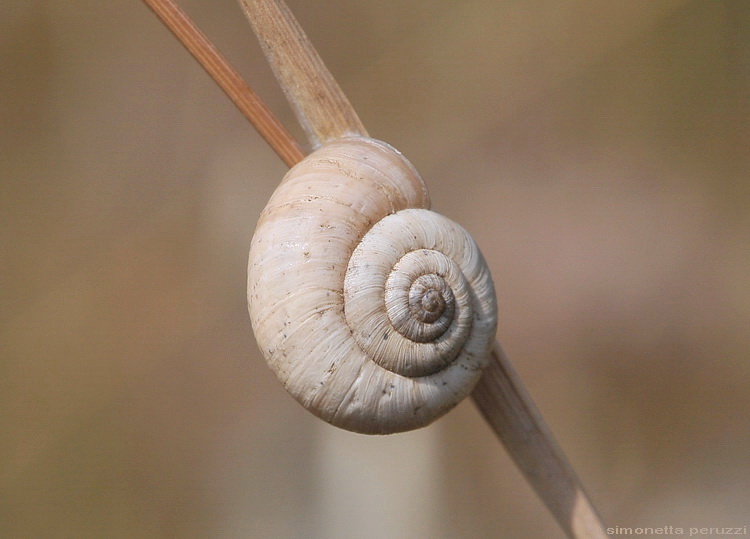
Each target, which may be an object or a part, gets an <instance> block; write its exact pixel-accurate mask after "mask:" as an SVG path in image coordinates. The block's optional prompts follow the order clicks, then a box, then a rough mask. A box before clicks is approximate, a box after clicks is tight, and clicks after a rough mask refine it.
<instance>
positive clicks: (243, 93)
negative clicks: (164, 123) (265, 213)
mask: <svg viewBox="0 0 750 539" xmlns="http://www.w3.org/2000/svg"><path fill="white" fill-rule="evenodd" d="M143 2H144V3H145V4H146V5H148V6H149V7H150V8H151V9H152V10H153V11H154V13H156V15H157V17H159V19H161V21H162V22H163V23H164V24H165V25H166V26H167V28H169V29H170V30H171V31H172V33H173V34H174V35H175V36H176V37H177V39H178V40H179V41H180V43H182V44H183V45H184V46H185V48H186V49H187V50H188V51H189V52H190V54H192V55H193V57H195V59H196V60H197V61H198V63H199V64H200V65H201V66H203V68H204V69H205V70H206V71H207V72H208V74H209V75H210V76H211V78H212V79H214V80H215V81H216V83H217V84H218V85H219V86H220V87H221V89H222V90H224V92H225V93H226V94H227V96H229V99H231V100H232V102H233V103H234V104H235V106H236V107H237V108H238V109H239V110H240V112H242V114H243V115H244V116H245V117H246V118H247V119H248V120H250V123H251V124H252V125H253V127H255V129H256V130H257V131H258V133H260V135H261V136H262V137H263V138H264V139H265V140H266V142H268V144H269V145H270V146H271V148H273V150H274V151H275V152H276V153H277V154H278V155H279V157H280V158H281V160H282V161H284V163H286V165H287V166H289V167H292V166H294V165H295V164H296V163H298V162H299V161H301V160H302V158H303V157H304V156H305V152H304V151H303V150H302V148H301V147H300V145H299V144H298V143H297V142H296V141H295V140H294V137H292V135H290V134H289V132H288V131H287V130H286V129H285V128H284V126H283V125H281V123H280V122H279V121H278V120H277V119H276V117H275V116H274V115H273V113H272V112H271V111H270V110H269V109H268V107H267V106H266V105H265V104H264V103H263V102H262V101H261V99H260V98H259V97H258V95H257V94H256V93H255V92H254V91H253V89H252V88H250V86H249V85H248V84H247V83H246V82H245V81H244V80H243V79H242V77H241V76H240V74H239V73H237V70H235V69H234V68H233V67H232V66H231V65H230V64H229V62H228V61H227V59H226V58H225V57H224V56H223V55H222V54H221V53H220V52H219V51H218V50H217V49H216V47H214V45H213V44H212V43H211V42H210V41H209V40H208V38H207V37H206V36H205V35H204V34H203V33H202V32H201V31H200V30H199V29H198V27H197V26H195V24H194V23H193V22H192V21H191V20H190V18H189V17H188V16H187V14H185V12H184V11H182V10H181V9H180V8H179V7H178V6H177V5H176V4H175V3H174V2H173V1H172V0H143Z"/></svg>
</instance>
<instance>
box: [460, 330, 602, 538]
mask: <svg viewBox="0 0 750 539" xmlns="http://www.w3.org/2000/svg"><path fill="white" fill-rule="evenodd" d="M492 356H493V358H492V363H491V364H490V366H489V367H488V368H487V370H486V371H485V372H484V374H483V375H482V378H481V379H480V380H479V383H478V384H477V386H476V388H475V389H474V392H473V393H472V399H473V400H474V404H476V405H477V407H478V408H479V410H480V411H481V412H482V415H484V418H485V419H486V420H487V422H488V423H489V424H490V426H491V427H492V429H493V430H494V431H495V434H497V436H498V438H500V441H501V442H502V443H503V445H504V446H505V448H506V449H507V451H508V453H509V454H510V456H511V458H513V460H514V461H515V463H516V465H517V466H518V467H519V468H520V469H521V472H522V473H523V475H524V476H525V477H526V480H527V481H528V482H529V483H531V486H532V487H533V488H534V490H535V491H536V493H537V494H538V495H539V497H540V498H541V499H542V501H543V502H544V504H545V505H546V506H547V508H548V509H549V510H550V512H551V513H552V514H553V515H554V517H555V519H556V520H557V522H558V524H559V525H560V527H562V529H563V530H564V531H565V533H566V534H567V535H568V536H569V537H575V538H590V539H600V538H604V537H608V536H607V533H606V531H605V529H604V525H603V524H602V521H601V519H600V518H599V515H597V513H596V509H595V508H594V506H593V504H592V503H591V501H590V500H589V497H588V496H587V495H586V492H585V491H584V489H583V485H581V482H580V480H579V479H578V477H577V476H576V473H575V471H574V470H573V467H572V466H571V465H570V463H569V462H568V460H567V459H566V458H565V455H564V454H563V452H562V450H561V449H560V447H559V446H558V445H557V442H556V441H555V438H554V436H553V435H552V432H551V431H550V430H549V428H548V427H547V425H546V424H545V422H544V419H543V418H542V415H541V414H540V413H539V410H538V409H537V407H536V405H535V404H534V401H533V400H532V399H531V396H530V395H529V393H528V391H526V388H525V387H524V384H523V382H522V381H521V378H520V377H519V376H518V373H516V370H515V369H514V368H513V365H512V364H511V363H510V360H509V359H508V357H507V356H506V355H505V352H503V350H502V348H501V347H500V344H499V343H496V344H495V348H494V349H493V351H492Z"/></svg>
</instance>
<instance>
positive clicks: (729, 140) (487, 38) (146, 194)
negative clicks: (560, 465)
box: [0, 0, 750, 538]
mask: <svg viewBox="0 0 750 539" xmlns="http://www.w3.org/2000/svg"><path fill="white" fill-rule="evenodd" d="M0 3H1V4H2V13H3V14H2V15H1V16H0V126H1V127H0V193H1V195H0V246H2V252H1V253H2V254H1V258H0V536H2V537H11V538H14V537H222V538H223V537H227V538H236V537H253V538H255V537H258V538H266V537H284V538H285V537H300V538H301V537H305V538H308V537H311V538H317V537H320V538H323V537H326V538H329V537H333V538H351V537H366V538H367V537H373V538H374V537H404V538H407V537H462V538H464V537H466V538H475V537H476V538H481V537H504V538H505V537H507V538H539V537H557V536H560V532H559V531H558V529H557V527H556V525H555V524H554V522H553V520H552V518H551V517H550V516H549V515H548V513H547V512H546V510H545V509H544V508H543V507H542V505H541V503H540V502H539V500H538V499H537V498H536V497H535V495H534V494H533V493H532V492H531V490H530V489H529V487H527V486H526V484H525V482H524V481H523V479H522V478H521V477H520V474H519V473H518V472H517V471H516V469H515V468H514V466H513V464H512V463H511V462H510V460H509V459H508V457H507V456H506V454H505V453H504V451H503V450H502V449H501V448H500V446H499V444H498V443H497V442H496V440H495V439H494V437H493V435H492V434H491V432H490V431H489V429H488V428H487V426H486V425H485V424H484V423H483V421H482V420H481V419H480V417H479V415H478V413H477V412H476V410H475V409H474V407H473V406H472V405H471V404H470V403H468V402H467V403H464V404H462V405H460V406H459V407H458V408H457V409H456V410H455V411H454V412H452V413H451V414H449V415H448V416H447V417H446V418H444V419H442V420H440V421H439V422H437V423H436V424H434V425H433V426H431V427H429V428H427V429H424V430H422V431H418V432H415V433H409V434H404V435H397V436H391V437H375V438H372V437H365V436H359V435H355V434H350V433H346V432H342V431H339V430H337V429H334V428H333V427H329V426H327V425H325V424H322V423H321V422H319V421H318V420H316V419H315V418H313V416H311V415H309V414H308V413H307V412H305V411H304V410H303V409H302V408H301V407H299V406H298V405H297V404H296V403H295V402H294V401H293V399H292V398H291V397H289V396H287V395H286V394H285V392H284V391H283V389H282V388H281V386H280V385H279V384H278V383H277V382H276V380H275V378H274V377H273V375H272V374H271V373H270V371H269V370H268V369H267V368H266V366H265V364H264V363H263V361H262V358H261V357H260V355H259V353H258V351H257V349H256V346H255V342H254V340H253V337H252V334H251V331H250V323H249V320H248V316H247V312H246V305H245V303H246V300H245V269H246V256H247V254H246V253H247V249H248V245H249V241H250V238H251V235H252V231H253V227H254V223H255V220H256V219H257V217H258V215H259V213H260V211H261V209H262V207H263V206H264V204H265V201H266V200H267V199H268V197H269V195H270V194H271V192H272V190H273V188H274V186H275V185H276V184H277V183H278V182H279V180H280V179H281V177H282V175H283V174H284V172H285V169H284V166H283V165H282V164H281V162H280V161H279V160H278V158H276V156H275V155H274V154H273V152H272V151H271V150H270V149H269V148H268V147H267V146H266V145H265V144H264V143H263V142H262V140H261V139H260V138H259V137H258V136H257V135H256V134H255V133H254V132H253V131H252V129H251V128H250V126H249V125H248V124H246V123H245V121H244V119H243V118H242V117H241V116H240V114H239V113H237V112H236V111H235V110H234V109H233V107H232V105H231V104H230V103H229V101H228V100H227V99H226V97H225V96H224V95H223V94H222V93H221V92H220V91H219V90H218V88H217V87H216V86H215V85H214V83H213V82H212V81H211V80H210V79H209V78H208V77H207V76H206V75H205V74H204V73H203V72H202V71H201V69H200V68H199V67H198V66H197V65H196V64H195V62H194V61H193V60H192V59H191V58H190V57H189V56H188V54H187V53H186V52H185V51H184V50H183V49H182V48H181V46H180V45H179V44H178V43H177V42H176V40H175V39H174V38H173V37H172V36H171V34H169V33H168V32H167V31H166V30H165V29H164V28H163V27H162V26H161V24H160V23H159V22H158V21H157V20H156V18H155V17H154V16H153V15H152V13H151V12H150V11H149V10H148V9H147V8H146V7H144V5H143V4H142V3H141V2H139V1H137V0H128V1H124V2H98V1H93V0H89V1H79V0H70V1H67V2H52V1H42V0H27V1H26V2H13V1H7V0H5V1H3V2H0ZM182 4H183V6H184V7H185V8H186V9H187V10H188V12H189V13H190V14H191V15H192V16H193V17H194V18H195V19H196V20H197V21H198V23H199V24H200V26H201V27H202V28H203V30H204V31H205V32H206V33H207V34H208V35H209V36H211V37H212V38H213V39H215V41H216V42H217V44H218V45H219V47H220V48H221V49H222V50H223V51H224V52H225V54H226V55H227V56H229V57H230V58H231V59H232V60H233V61H234V62H235V63H236V64H237V66H238V68H239V69H240V71H241V72H242V73H243V74H244V75H245V76H247V78H248V79H249V80H250V81H251V82H252V83H253V85H254V86H255V87H256V90H257V91H258V92H259V93H260V94H261V95H262V96H263V97H264V98H265V99H266V100H267V101H268V103H269V104H270V106H271V107H272V108H273V109H274V110H276V111H277V112H278V114H279V115H280V116H281V117H282V119H283V121H284V123H285V124H286V125H288V126H293V125H294V120H293V118H292V116H291V114H290V112H289V110H288V108H287V107H286V105H285V103H284V102H283V98H282V96H281V92H280V90H279V88H278V86H277V85H276V83H275V81H274V80H273V77H272V75H271V73H270V70H269V69H268V68H267V67H266V65H265V62H264V60H263V59H262V56H261V54H260V51H259V49H258V47H257V45H256V43H255V40H254V37H253V35H252V34H251V32H250V29H249V26H248V25H247V24H246V22H245V21H244V18H243V17H242V15H241V12H240V10H239V8H238V7H237V5H236V4H235V2H233V1H232V0H222V1H206V0H184V1H183V2H182ZM290 6H291V7H292V9H293V10H294V11H295V13H296V14H297V16H298V18H299V19H300V22H301V23H302V25H303V27H304V28H306V29H307V31H308V33H309V34H310V36H311V38H312V39H313V41H314V43H316V45H317V46H318V48H319V50H320V52H321V55H322V56H323V58H324V59H325V60H326V61H327V63H328V65H329V67H330V69H331V70H332V72H333V73H334V74H335V76H336V77H337V79H338V80H339V81H340V83H341V85H342V87H343V88H344V90H345V91H346V92H347V93H348V95H349V97H350V99H351V101H352V103H353V104H354V105H355V107H356V108H357V109H358V111H359V113H360V116H361V117H362V119H363V121H364V123H365V124H366V125H367V126H368V128H369V130H370V133H372V134H373V135H374V136H376V137H378V138H381V139H383V140H386V141H388V142H390V143H392V144H394V145H395V146H396V147H398V148H399V149H401V150H402V151H403V152H404V153H405V154H406V155H407V156H408V157H409V158H410V159H411V160H412V162H413V163H414V164H415V165H416V166H417V168H418V169H419V170H420V171H421V172H422V174H423V175H424V176H425V178H426V179H427V181H428V184H429V186H430V188H431V194H432V198H433V202H434V207H435V208H436V209H437V210H439V211H441V212H442V213H445V214H446V215H448V216H449V217H451V218H453V219H455V220H457V221H459V222H460V223H462V224H463V225H464V226H465V227H466V228H468V229H469V230H471V231H472V232H473V234H474V236H475V237H476V239H477V241H478V242H479V244H480V246H482V249H483V250H484V252H485V254H486V256H487V258H488V260H489V263H490V266H491V268H492V271H493V274H494V276H495V280H496V286H497V289H498V294H499V300H500V302H501V325H500V329H499V334H500V337H501V339H502V341H503V342H504V343H505V346H506V348H507V350H508V352H509V354H510V356H511V359H513V360H514V362H515V364H516V366H517V368H518V370H519V371H520V373H521V375H522V377H523V378H524V380H525V381H526V383H527V384H528V386H529V389H530V391H531V392H532V394H533V395H534V397H535V398H536V400H537V402H538V404H539V407H540V408H541V410H542V412H543V413H544V415H545V416H546V418H547V420H548V422H549V423H550V425H551V427H552V429H553V431H554V432H555V433H556V435H557V437H558V439H559V441H560V443H561V445H562V446H563V448H564V449H565V451H566V452H567V454H568V456H569V458H570V460H571V461H572V462H573V464H574V465H575V467H576V468H577V470H578V471H579V474H580V476H581V477H582V479H583V481H584V483H585V484H586V485H587V488H588V490H589V492H590V494H591V496H592V498H593V499H594V501H595V502H596V503H597V504H598V506H599V508H600V510H601V512H602V514H603V517H604V519H605V520H606V522H607V523H608V524H609V525H611V526H630V527H636V526H668V525H672V526H675V527H677V526H681V527H689V526H706V527H709V526H735V527H736V526H744V525H748V524H750V508H749V506H750V501H748V494H747V493H748V489H749V488H750V466H748V455H750V428H748V427H749V426H750V425H749V423H750V412H749V411H748V410H750V392H749V391H748V388H749V386H750V362H748V356H749V353H748V352H749V351H750V331H748V328H749V327H750V212H748V204H749V203H750V182H749V181H748V180H749V178H750V163H749V160H748V148H750V129H749V127H748V125H750V114H749V112H750V104H749V103H750V3H748V2H746V1H744V0H735V1H684V0H633V1H627V2H618V1H612V2H598V1H587V0H566V1H560V0H558V1H551V0H541V1H530V2H529V1H525V0H523V1H522V0H511V1H503V2H498V1H497V0H472V1H468V2H426V1H416V0H409V1H404V0H379V1H378V2H369V1H365V0H350V1H344V0H334V1H328V2H304V1H302V0H295V1H290ZM294 131H295V133H297V134H299V129H297V128H295V129H294Z"/></svg>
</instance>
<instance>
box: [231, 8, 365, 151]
mask: <svg viewBox="0 0 750 539" xmlns="http://www.w3.org/2000/svg"><path fill="white" fill-rule="evenodd" d="M240 5H241V6H242V9H243V11H244V12H245V15H246V16H247V18H248V20H249V21H250V24H251V25H252V27H253V30H254V31H255V35H256V36H258V40H259V41H260V44H261V47H262V48H263V52H264V54H265V55H266V58H267V59H268V62H269V63H270V64H271V67H272V68H273V71H274V73H275V74H276V78H277V79H278V81H279V84H281V88H282V89H283V90H284V93H285V94H286V97H287V99H288V100H289V103H290V104H291V105H292V108H293V109H294V112H295V114H296V115H297V120H298V121H299V122H300V124H301V125H302V127H303V128H304V130H305V133H306V134H307V137H308V139H309V141H310V143H311V144H312V146H313V148H315V147H318V146H320V145H321V144H323V143H324V142H326V141H328V140H332V139H336V138H341V137H343V136H346V135H362V136H367V130H366V129H365V126H364V125H362V122H361V121H360V119H359V116H357V113H356V112H355V110H354V107H352V105H351V104H350V103H349V100H348V99H347V98H346V95H344V92H343V91H342V90H341V88H340V87H339V85H338V83H337V82H336V80H335V79H334V78H333V75H331V73H330V71H328V68H326V66H325V64H324V63H323V60H321V58H320V56H319V55H318V53H317V51H316V50H315V47H313V45H312V43H310V40H309V39H308V38H307V36H306V35H305V32H304V31H303V30H302V28H301V27H300V25H299V23H298V22H297V20H296V19H295V18H294V15H292V13H291V12H290V11H289V8H288V7H287V6H286V4H285V3H284V2H283V1H278V0H240Z"/></svg>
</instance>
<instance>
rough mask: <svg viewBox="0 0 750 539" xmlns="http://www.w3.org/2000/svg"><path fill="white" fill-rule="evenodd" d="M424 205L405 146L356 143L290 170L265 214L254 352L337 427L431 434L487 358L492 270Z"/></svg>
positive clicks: (251, 302) (252, 272)
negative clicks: (430, 429)
mask: <svg viewBox="0 0 750 539" xmlns="http://www.w3.org/2000/svg"><path fill="white" fill-rule="evenodd" d="M428 207H429V197H428V194H427V190H426V187H425V185H424V182H423V181H422V179H421V177H420V176H419V174H418V173H417V171H416V170H415V169H414V167H413V166H412V165H411V164H410V163H409V162H408V161H407V160H406V159H405V158H404V157H403V156H402V155H401V154H400V153H399V152H398V151H396V150H395V149H394V148H392V147H391V146H389V145H388V144H385V143H384V142H380V141H376V140H373V139H370V138H365V137H347V138H343V139H338V140H334V141H332V142H329V143H327V144H325V145H324V146H322V147H321V148H320V149H318V150H316V151H315V152H313V153H312V154H310V155H309V156H308V157H306V158H305V159H304V160H303V161H301V162H300V163H298V164H297V165H296V166H295V167H293V168H292V169H291V170H290V171H289V173H288V174H287V175H286V177H285V178H284V180H283V181H282V183H281V184H280V185H279V187H278V188H277V189H276V191H275V192H274V194H273V196H272V197H271V199H270V201H269V203H268V205H267V206H266V208H265V209H264V210H263V212H262V214H261V216H260V220H259V221H258V225H257V228H256V231H255V234H254V236H253V240H252V244H251V247H250V260H249V264H248V285H247V286H248V306H249V311H250V319H251V322H252V325H253V330H254V332H255V336H256V339H257V342H258V345H259V347H260V349H261V351H262V353H263V355H264V356H265V358H266V360H267V362H268V364H269V366H270V367H271V369H272V370H273V371H274V372H275V374H276V376H277V377H278V378H279V380H280V381H281V382H282V383H283V384H284V386H285V387H286V389H287V390H288V391H289V392H290V393H291V394H292V395H293V396H294V397H295V398H296V399H297V400H298V401H299V402H300V403H301V404H302V405H303V406H305V408H307V409H308V410H310V411H311V412H313V413H314V414H316V415H317V416H319V417H321V418H322V419H324V420H326V421H328V422H329V423H332V424H334V425H336V426H338V427H342V428H344V429H348V430H352V431H356V432H362V433H368V434H386V433H392V432H400V431H405V430H411V429H415V428H419V427H422V426H425V425H427V424H429V423H430V422H432V421H433V420H435V419H437V418H438V417H439V416H441V415H442V414H444V413H445V412H447V411H448V410H450V409H451V408H453V407H454V406H455V405H456V404H458V403H459V402H460V401H461V400H462V399H463V398H464V397H466V396H467V395H468V394H469V393H470V392H471V390H472V389H473V387H474V385H475V384H476V382H477V381H478V379H479V377H480V376H481V373H482V369H483V368H484V367H485V365H486V364H487V362H488V361H489V350H490V347H491V346H492V343H493V341H494V336H495V328H496V322H497V308H496V301H495V290H494V287H493V284H492V278H491V276H490V272H489V270H488V268H487V265H486V263H485V261H484V258H483V257H482V255H481V253H480V251H479V249H478V247H477V246H476V244H475V242H474V240H473V239H472V238H471V236H470V235H469V234H468V233H467V232H466V231H465V230H464V229H463V228H461V227H460V226H459V225H457V224H456V223H454V222H452V221H451V220H449V219H447V218H446V217H444V216H442V215H440V214H438V213H435V212H432V211H429V210H428V209H427V208H428Z"/></svg>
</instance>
